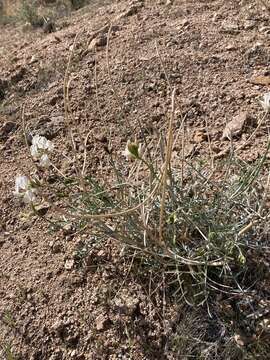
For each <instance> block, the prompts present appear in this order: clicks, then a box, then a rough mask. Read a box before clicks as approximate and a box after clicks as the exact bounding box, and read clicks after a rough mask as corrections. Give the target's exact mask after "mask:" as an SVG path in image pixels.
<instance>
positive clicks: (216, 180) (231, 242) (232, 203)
mask: <svg viewBox="0 0 270 360" xmlns="http://www.w3.org/2000/svg"><path fill="white" fill-rule="evenodd" d="M75 41H76V40H75ZM108 43H109V42H108ZM107 46H108V45H107ZM73 51H74V47H72V50H71V53H70V57H69V61H68V66H67V71H66V75H65V81H64V100H65V122H66V126H67V130H68V136H69V140H70V144H71V149H72V152H71V157H72V159H71V160H70V163H72V164H73V168H74V173H73V174H72V175H70V174H68V173H67V174H63V173H62V172H61V171H60V170H59V169H58V167H57V166H56V163H55V162H54V161H53V157H52V156H53V152H54V151H55V149H54V147H53V145H52V144H51V142H49V141H48V140H47V139H45V138H43V137H38V136H36V137H34V138H33V141H32V145H31V147H30V148H29V150H30V153H31V155H32V159H33V162H34V164H35V167H36V171H35V174H34V175H28V176H27V177H26V176H20V177H18V178H17V179H16V191H15V192H16V195H18V196H20V197H21V198H22V199H23V200H24V201H25V202H26V203H27V204H30V205H31V208H32V210H33V212H34V213H35V214H39V207H40V205H42V202H46V204H47V205H48V206H49V207H50V209H51V212H50V217H49V216H47V217H46V219H47V220H48V222H50V224H53V225H54V226H58V227H59V226H62V225H66V224H67V223H69V222H70V223H71V224H72V225H73V227H74V228H76V229H78V230H80V231H88V229H89V228H91V234H92V236H94V237H95V238H97V239H98V238H103V237H104V235H106V236H107V237H109V238H112V239H114V240H116V241H118V242H119V243H120V244H122V245H123V246H124V247H127V248H129V249H135V250H136V253H137V256H140V257H141V259H142V261H143V262H144V263H145V264H146V266H152V267H155V268H157V269H158V268H159V267H160V266H161V267H162V271H163V272H164V273H165V274H166V275H167V276H168V282H169V283H170V285H171V288H172V289H174V295H175V296H178V295H180V296H181V298H184V299H185V301H186V302H187V303H188V304H190V305H193V304H200V305H202V304H205V303H208V300H209V295H210V294H211V292H212V291H213V292H216V291H219V292H223V293H239V292H242V291H243V289H242V285H241V279H242V278H243V274H244V273H245V271H246V267H247V262H246V257H247V253H248V252H247V251H248V249H249V247H250V246H251V245H252V246H253V247H254V241H253V239H254V236H255V234H257V235H256V236H257V237H258V236H260V233H261V228H262V227H263V226H262V225H263V224H265V223H266V222H267V221H268V219H269V214H268V212H267V209H266V207H265V206H264V199H265V189H267V186H268V185H267V184H266V186H263V185H262V174H263V171H264V164H265V162H266V160H267V154H268V151H269V147H270V141H268V144H267V146H266V148H265V153H264V155H263V156H262V157H261V158H260V159H259V160H258V161H257V163H255V164H253V165H247V164H246V163H245V162H243V161H240V160H238V159H237V157H236V156H235V154H234V151H233V148H232V150H231V153H230V154H229V158H228V160H226V161H224V162H223V163H222V162H221V163H216V164H215V168H214V169H213V167H212V165H213V163H212V161H211V162H210V161H209V159H208V158H204V159H197V160H195V161H188V160H187V159H186V158H185V156H184V151H182V152H181V154H180V155H179V156H178V157H177V156H175V157H174V156H173V155H172V149H173V145H174V142H175V139H174V137H173V133H174V130H173V128H174V123H175V119H174V114H175V90H174V89H173V88H172V87H171V90H172V91H171V110H170V116H169V120H168V126H167V130H166V133H162V132H161V133H160V138H159V140H158V143H157V144H156V146H154V144H153V142H152V143H151V149H153V150H150V146H149V140H147V139H146V138H145V139H144V141H143V142H142V143H139V142H137V141H136V139H130V140H129V141H128V142H127V145H126V148H125V149H122V150H124V151H121V149H118V151H116V152H114V154H116V155H112V152H111V151H109V152H108V156H109V161H110V164H111V172H110V176H109V182H107V181H106V179H98V178H94V177H93V176H91V175H90V174H88V173H87V171H86V168H87V142H88V135H87V136H86V138H85V139H84V140H83V136H82V134H81V133H80V132H79V129H78V127H77V130H78V131H77V133H76V134H75V131H74V130H75V127H76V124H75V122H74V119H73V116H72V111H71V108H70V103H69V85H70V79H69V68H70V64H71V60H72V53H73ZM107 53H108V52H107ZM108 69H109V66H108ZM265 101H266V102H267V104H268V105H269V101H268V96H265V97H264V101H263V102H262V105H263V108H264V110H265V111H264V115H263V117H262V119H264V118H265V116H266V115H267V114H268V112H269V106H266V105H265ZM261 123H262V121H259V124H261ZM23 124H24V115H23ZM183 127H184V119H182V124H181V129H183ZM255 131H257V129H256V130H255ZM24 132H25V134H26V129H25V125H24ZM75 136H76V137H77V139H79V140H80V142H81V146H82V148H83V149H84V156H83V158H82V159H81V157H79V156H78V152H77V148H76V143H75ZM26 140H27V139H26ZM26 143H27V144H28V142H27V141H26ZM182 143H183V142H182ZM183 150H184V149H183ZM209 163H210V164H209ZM53 173H55V176H57V179H58V182H57V184H55V185H53V186H52V184H51V183H50V181H49V179H50V177H51V175H52V174H53ZM127 174H128V175H127ZM55 204H57V205H55ZM52 218H53V219H54V220H52Z"/></svg>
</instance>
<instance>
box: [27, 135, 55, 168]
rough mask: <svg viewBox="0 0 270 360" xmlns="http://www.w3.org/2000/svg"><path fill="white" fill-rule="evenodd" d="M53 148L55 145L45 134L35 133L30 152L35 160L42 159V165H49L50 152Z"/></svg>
mask: <svg viewBox="0 0 270 360" xmlns="http://www.w3.org/2000/svg"><path fill="white" fill-rule="evenodd" d="M53 148H54V145H53V143H52V142H51V141H50V140H47V139H46V138H45V137H44V136H39V135H35V136H34V137H33V139H32V145H31V147H30V152H31V155H32V156H33V158H34V159H35V160H40V166H42V167H49V165H50V161H49V157H48V152H50V151H52V150H53Z"/></svg>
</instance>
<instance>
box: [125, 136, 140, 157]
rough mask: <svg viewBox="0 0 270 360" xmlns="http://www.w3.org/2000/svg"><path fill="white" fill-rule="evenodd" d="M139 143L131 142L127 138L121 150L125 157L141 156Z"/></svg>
mask: <svg viewBox="0 0 270 360" xmlns="http://www.w3.org/2000/svg"><path fill="white" fill-rule="evenodd" d="M141 150H142V149H141V144H137V143H136V142H131V141H130V140H128V142H127V145H126V148H125V150H124V151H123V155H124V156H125V157H126V158H127V159H132V160H135V159H140V158H141Z"/></svg>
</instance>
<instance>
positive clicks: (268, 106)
mask: <svg viewBox="0 0 270 360" xmlns="http://www.w3.org/2000/svg"><path fill="white" fill-rule="evenodd" d="M260 104H261V105H262V107H263V108H264V110H265V111H266V112H269V110H270V92H268V93H266V94H264V95H263V100H260Z"/></svg>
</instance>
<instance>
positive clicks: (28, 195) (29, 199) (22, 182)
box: [14, 175, 37, 204]
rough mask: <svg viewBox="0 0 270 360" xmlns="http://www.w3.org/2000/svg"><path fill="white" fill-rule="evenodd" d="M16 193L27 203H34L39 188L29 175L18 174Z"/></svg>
mask: <svg viewBox="0 0 270 360" xmlns="http://www.w3.org/2000/svg"><path fill="white" fill-rule="evenodd" d="M14 194H15V195H16V196H19V197H20V198H22V199H23V201H24V202H25V203H26V204H33V203H34V202H35V201H36V199H37V197H36V194H37V189H36V188H35V186H34V184H33V183H32V182H31V181H30V180H29V178H28V177H27V176H24V175H23V176H17V177H16V179H15V191H14Z"/></svg>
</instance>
